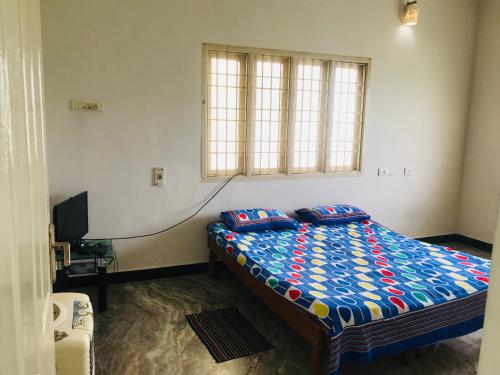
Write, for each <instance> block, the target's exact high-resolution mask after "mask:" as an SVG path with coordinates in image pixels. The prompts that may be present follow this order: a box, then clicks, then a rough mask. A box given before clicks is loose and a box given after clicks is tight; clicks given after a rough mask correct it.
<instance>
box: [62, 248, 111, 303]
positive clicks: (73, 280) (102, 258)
mask: <svg viewBox="0 0 500 375" xmlns="http://www.w3.org/2000/svg"><path fill="white" fill-rule="evenodd" d="M113 261H115V254H114V251H113V243H112V241H86V240H82V242H81V245H80V246H75V247H72V248H71V265H70V266H69V267H65V266H64V263H63V256H62V254H59V253H58V254H56V270H57V271H56V283H55V284H54V292H66V291H68V289H69V288H75V287H82V286H87V285H95V284H97V286H98V311H106V309H107V302H108V298H107V297H108V272H107V268H108V266H109V265H110V264H111V263H113ZM89 281H90V283H89Z"/></svg>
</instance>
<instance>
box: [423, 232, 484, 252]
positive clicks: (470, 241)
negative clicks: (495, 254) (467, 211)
mask: <svg viewBox="0 0 500 375" xmlns="http://www.w3.org/2000/svg"><path fill="white" fill-rule="evenodd" d="M416 239H417V240H419V241H424V242H429V243H433V244H439V243H444V242H461V243H463V244H465V245H469V246H472V247H476V248H478V249H481V250H486V251H489V252H491V251H492V250H493V244H491V243H488V242H484V241H480V240H476V239H475V238H471V237H467V236H464V235H463V234H458V233H455V234H443V235H439V236H431V237H421V238H416Z"/></svg>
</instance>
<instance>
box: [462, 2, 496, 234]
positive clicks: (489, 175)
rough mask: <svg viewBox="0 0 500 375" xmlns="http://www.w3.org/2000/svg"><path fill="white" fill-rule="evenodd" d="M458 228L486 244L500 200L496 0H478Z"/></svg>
mask: <svg viewBox="0 0 500 375" xmlns="http://www.w3.org/2000/svg"><path fill="white" fill-rule="evenodd" d="M478 21H479V23H478V36H477V55H476V63H475V69H474V80H473V82H474V85H473V90H472V101H471V107H470V118H469V124H468V128H467V137H466V139H467V141H466V148H465V165H464V175H463V188H462V194H461V200H460V220H459V232H460V233H461V234H464V235H466V236H470V237H473V238H476V239H479V240H482V241H486V242H489V243H492V242H493V237H494V235H495V219H496V217H497V207H498V202H499V201H500V69H499V67H500V1H498V0H482V1H481V6H480V13H479V17H478Z"/></svg>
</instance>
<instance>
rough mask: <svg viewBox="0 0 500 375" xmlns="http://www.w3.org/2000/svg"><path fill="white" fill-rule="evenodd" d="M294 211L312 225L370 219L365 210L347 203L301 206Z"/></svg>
mask: <svg viewBox="0 0 500 375" xmlns="http://www.w3.org/2000/svg"><path fill="white" fill-rule="evenodd" d="M295 212H296V213H297V214H298V215H299V216H300V217H301V219H303V220H304V221H307V222H309V223H313V224H314V225H335V224H343V223H351V222H354V221H362V220H369V219H370V215H368V214H367V213H366V212H365V211H363V210H362V209H360V208H358V207H354V206H350V205H348V204H336V205H333V206H319V207H314V208H311V209H309V208H302V209H300V210H297V211H295Z"/></svg>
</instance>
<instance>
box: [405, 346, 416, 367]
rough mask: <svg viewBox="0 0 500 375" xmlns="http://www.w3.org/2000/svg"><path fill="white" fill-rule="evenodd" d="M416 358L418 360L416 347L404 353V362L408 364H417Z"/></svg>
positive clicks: (409, 365)
mask: <svg viewBox="0 0 500 375" xmlns="http://www.w3.org/2000/svg"><path fill="white" fill-rule="evenodd" d="M416 360H417V351H416V350H415V349H411V350H408V351H407V352H404V353H403V363H404V364H405V365H406V366H408V367H411V366H412V365H414V364H415V362H416Z"/></svg>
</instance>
